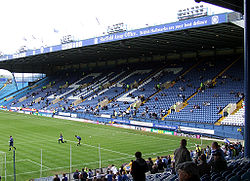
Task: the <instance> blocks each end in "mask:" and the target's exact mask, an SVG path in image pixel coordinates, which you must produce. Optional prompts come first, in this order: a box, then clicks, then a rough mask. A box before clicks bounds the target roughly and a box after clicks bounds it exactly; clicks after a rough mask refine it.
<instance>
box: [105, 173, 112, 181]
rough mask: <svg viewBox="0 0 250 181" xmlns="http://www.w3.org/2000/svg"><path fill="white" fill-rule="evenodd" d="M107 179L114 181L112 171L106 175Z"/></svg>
mask: <svg viewBox="0 0 250 181" xmlns="http://www.w3.org/2000/svg"><path fill="white" fill-rule="evenodd" d="M106 179H107V181H112V179H113V173H112V171H111V170H110V171H109V173H108V174H107V175H106Z"/></svg>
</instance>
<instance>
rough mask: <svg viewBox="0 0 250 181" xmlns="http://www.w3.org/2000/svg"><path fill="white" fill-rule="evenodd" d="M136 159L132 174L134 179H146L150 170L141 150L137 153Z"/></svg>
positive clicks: (140, 180) (135, 180)
mask: <svg viewBox="0 0 250 181" xmlns="http://www.w3.org/2000/svg"><path fill="white" fill-rule="evenodd" d="M135 157H136V160H135V161H133V163H132V168H131V174H132V176H133V180H134V181H138V180H139V181H143V180H146V176H145V173H146V172H147V171H148V166H147V163H146V161H145V160H144V159H143V158H142V153H141V152H136V153H135Z"/></svg>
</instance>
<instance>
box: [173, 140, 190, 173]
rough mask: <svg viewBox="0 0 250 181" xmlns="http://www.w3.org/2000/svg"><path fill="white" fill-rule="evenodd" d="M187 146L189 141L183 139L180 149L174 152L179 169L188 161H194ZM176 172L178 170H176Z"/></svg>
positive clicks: (176, 165)
mask: <svg viewBox="0 0 250 181" xmlns="http://www.w3.org/2000/svg"><path fill="white" fill-rule="evenodd" d="M186 146H187V140H186V139H182V140H181V142H180V148H177V149H176V150H175V152H174V162H175V168H177V167H178V165H179V164H180V163H183V162H186V161H192V160H191V157H190V152H189V151H188V149H187V148H186ZM175 171H177V170H176V169H175Z"/></svg>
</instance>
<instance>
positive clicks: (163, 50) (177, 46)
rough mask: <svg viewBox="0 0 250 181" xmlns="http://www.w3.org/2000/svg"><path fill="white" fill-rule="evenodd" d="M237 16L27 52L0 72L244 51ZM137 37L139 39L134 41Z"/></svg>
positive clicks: (6, 61)
mask: <svg viewBox="0 0 250 181" xmlns="http://www.w3.org/2000/svg"><path fill="white" fill-rule="evenodd" d="M236 15H237V14H234V13H229V14H227V13H225V14H221V15H214V16H209V17H203V18H197V19H192V20H186V21H181V22H175V23H170V24H166V25H159V26H154V27H147V28H143V29H139V30H134V31H130V32H122V33H117V34H113V35H106V36H103V37H97V38H93V39H89V40H83V41H82V42H80V43H81V44H80V45H79V44H78V45H79V46H78V48H68V47H66V48H65V46H67V45H58V46H55V47H52V48H51V47H48V48H44V49H43V50H35V51H34V50H33V51H30V52H27V53H26V54H25V56H24V57H20V58H19V57H18V56H17V55H13V56H12V55H11V56H9V57H11V58H9V59H6V57H3V58H2V59H1V57H0V68H3V69H7V70H10V71H11V72H41V73H47V72H49V70H50V68H51V67H53V66H58V65H70V64H80V63H89V62H95V63H96V62H99V61H108V60H118V59H128V58H131V57H143V56H147V57H150V56H152V55H168V54H171V53H182V52H199V51H204V50H215V49H225V48H237V47H243V35H244V32H243V28H242V27H240V26H238V25H236V24H235V23H233V21H234V20H238V18H236V19H235V17H238V16H236ZM224 16H225V17H224ZM219 20H221V22H219ZM213 21H215V22H213ZM202 23H203V24H202ZM204 24H205V25H204ZM185 26H187V27H185ZM171 27H172V28H173V31H171V30H170V29H171ZM152 32H153V33H152ZM138 33H139V35H140V36H139V35H138V36H134V37H133V35H137V34H138ZM121 36H122V37H121ZM126 36H127V37H126ZM70 45H71V46H72V44H70ZM74 46H76V45H74ZM63 47H64V48H63ZM52 49H53V50H54V49H55V51H51V50H52ZM32 52H33V54H32ZM7 58H8V57H7Z"/></svg>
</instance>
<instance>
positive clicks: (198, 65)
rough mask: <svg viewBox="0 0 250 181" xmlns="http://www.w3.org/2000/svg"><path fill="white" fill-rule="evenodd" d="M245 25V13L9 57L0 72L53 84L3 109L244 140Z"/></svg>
mask: <svg viewBox="0 0 250 181" xmlns="http://www.w3.org/2000/svg"><path fill="white" fill-rule="evenodd" d="M242 22H243V20H242V16H241V14H240V13H236V12H233V13H223V14H218V15H212V16H205V17H200V18H194V19H188V20H184V21H179V22H174V23H168V24H162V25H158V26H153V27H147V28H142V29H138V30H131V31H124V32H120V33H115V34H109V35H105V36H102V37H95V38H91V39H87V40H82V41H77V42H70V43H67V44H62V45H56V46H51V47H41V48H40V49H37V50H28V51H26V52H22V53H18V54H14V55H3V56H1V57H0V68H3V69H7V70H9V71H11V72H26V73H27V72H30V73H43V74H46V75H47V77H46V78H44V79H42V80H40V81H38V82H36V83H34V84H33V85H30V86H28V87H25V88H23V89H21V90H18V91H15V92H13V93H11V94H9V95H6V96H4V97H1V100H0V105H2V109H4V110H12V111H18V112H22V113H35V114H40V115H43V116H51V117H52V116H55V117H59V118H63V117H64V118H67V119H77V118H80V119H85V120H92V121H95V122H106V123H111V124H114V125H123V126H124V127H126V126H129V125H132V126H136V128H139V129H142V130H143V129H150V130H151V129H154V131H155V130H157V131H158V132H161V131H162V132H163V131H164V133H165V134H178V132H183V133H192V134H194V135H197V136H200V135H204V136H208V137H219V138H228V137H231V138H235V139H243V132H244V121H243V122H236V121H235V119H237V120H238V119H239V117H236V118H235V117H233V116H234V115H235V114H236V113H237V112H239V111H240V110H241V111H243V112H244V110H245V108H244V105H245V104H247V103H245V104H244V98H245V97H244V94H242V93H243V92H244V88H243V80H244V78H243V66H242V65H243V50H244V48H243V47H244V46H243V44H244V28H243V26H242ZM237 73H238V74H237ZM230 76H231V77H230ZM159 80H160V81H159ZM223 82H226V83H227V84H225V85H227V86H223V85H224V83H223ZM201 83H202V84H201ZM158 84H160V85H159V87H158ZM188 84H189V85H188ZM5 86H6V85H5ZM209 86H211V87H209ZM183 88H184V90H183ZM148 90H150V91H148ZM224 91H225V94H221V95H219V96H217V95H218V93H223V92H224ZM226 91H228V92H227V93H226ZM229 92H230V96H231V97H230V96H229V95H228V94H229ZM172 93H174V94H173V95H171V94H172ZM231 93H232V94H231ZM27 95H29V96H27ZM104 95H105V96H104ZM142 95H143V96H142ZM169 95H170V96H169ZM177 95H178V96H177ZM183 95H185V96H184V97H183ZM133 97H136V98H133ZM219 97H221V98H223V99H220V98H219ZM156 98H157V99H156ZM171 98H172V99H171ZM227 98H228V99H227ZM245 101H246V100H245ZM119 102H120V103H119ZM201 105H202V107H201ZM199 107H200V108H199ZM92 109H93V110H92ZM147 109H148V110H147ZM154 110H157V112H156V111H154ZM145 112H146V113H145ZM148 112H149V113H148ZM144 113H145V114H146V115H145V116H144ZM153 113H155V114H156V115H152V114H153ZM138 114H139V115H140V116H138ZM142 115H143V116H142ZM242 115H243V113H242V114H240V115H239V116H241V119H243V120H244V118H242ZM228 117H231V118H232V121H230V120H229V121H226V119H227V118H228ZM223 121H224V124H223ZM247 143H248V142H247Z"/></svg>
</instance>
